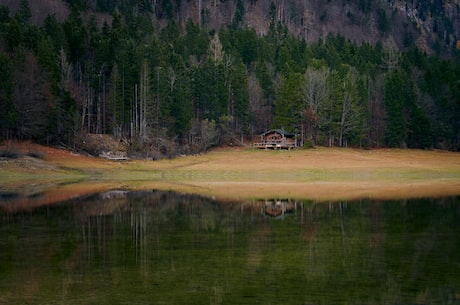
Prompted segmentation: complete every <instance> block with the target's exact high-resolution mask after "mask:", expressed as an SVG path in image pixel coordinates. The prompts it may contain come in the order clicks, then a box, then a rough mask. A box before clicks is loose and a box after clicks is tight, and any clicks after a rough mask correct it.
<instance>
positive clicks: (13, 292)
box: [0, 191, 460, 304]
mask: <svg viewBox="0 0 460 305" xmlns="http://www.w3.org/2000/svg"><path fill="white" fill-rule="evenodd" d="M18 200H20V198H17V196H14V195H11V194H9V195H8V194H7V195H3V196H2V197H1V199H0V304H460V255H459V254H458V253H460V200H459V198H443V199H423V200H408V201H367V200H363V201H356V202H311V201H294V200H260V201H253V202H217V201H214V200H211V199H209V198H203V197H198V196H192V195H183V194H177V193H172V192H159V191H151V192H126V191H112V192H108V193H102V194H97V195H93V196H90V197H85V198H78V199H74V200H70V201H66V202H62V203H59V204H54V205H47V206H42V207H36V208H33V209H26V208H24V206H22V205H20V204H18V203H17V202H18Z"/></svg>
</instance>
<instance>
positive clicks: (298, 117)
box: [0, 0, 460, 149]
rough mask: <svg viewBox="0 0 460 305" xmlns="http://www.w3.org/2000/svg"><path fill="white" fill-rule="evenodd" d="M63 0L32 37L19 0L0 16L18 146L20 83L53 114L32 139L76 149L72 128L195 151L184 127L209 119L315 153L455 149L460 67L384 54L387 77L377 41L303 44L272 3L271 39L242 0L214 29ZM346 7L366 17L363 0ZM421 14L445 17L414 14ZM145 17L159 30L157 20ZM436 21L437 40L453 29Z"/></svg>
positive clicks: (170, 14)
mask: <svg viewBox="0 0 460 305" xmlns="http://www.w3.org/2000/svg"><path fill="white" fill-rule="evenodd" d="M67 2H68V3H69V4H70V7H71V8H72V10H71V13H70V15H69V16H68V18H67V19H66V20H65V21H63V22H59V21H58V20H57V17H56V16H55V15H49V16H48V17H47V18H46V19H45V20H44V22H43V24H42V25H40V26H37V25H33V24H31V19H32V18H31V12H30V8H29V2H28V1H26V0H21V1H20V9H19V10H18V13H17V14H16V15H15V16H14V17H10V16H9V10H8V9H7V8H6V7H0V42H1V45H2V49H1V50H2V52H3V53H2V55H1V58H0V60H1V61H2V63H5V65H4V66H3V64H2V67H1V69H2V84H1V88H0V97H1V99H2V100H1V103H2V109H7V110H6V111H4V112H2V127H1V128H2V133H3V135H9V136H16V137H24V132H23V129H21V123H20V120H19V119H20V118H21V115H24V114H25V111H24V110H22V111H21V110H19V109H18V108H17V107H16V106H18V105H20V104H21V103H20V102H19V101H20V97H19V96H20V94H19V92H20V90H14V88H15V80H16V79H17V78H18V77H19V78H22V80H21V81H22V83H28V86H29V87H30V88H35V89H36V90H34V91H33V92H35V93H34V94H39V96H32V97H30V98H31V99H32V100H35V101H40V103H38V104H39V105H41V106H42V107H43V109H48V110H49V111H50V113H51V115H50V116H49V117H45V118H44V121H43V118H40V120H38V118H37V121H40V122H37V124H30V126H34V125H37V126H40V130H41V131H40V135H39V137H41V139H43V138H44V137H48V138H53V139H55V141H64V142H71V141H72V140H71V137H72V136H71V135H72V134H74V133H76V132H78V131H81V130H83V131H87V132H98V133H99V132H100V133H113V134H116V135H119V136H122V135H124V136H136V132H133V131H134V130H137V131H138V133H139V131H140V130H141V125H142V126H144V127H145V128H147V130H145V132H142V134H143V136H144V137H145V139H144V140H146V141H147V140H149V139H148V138H149V137H168V138H170V139H178V140H180V142H181V143H185V144H190V143H188V142H189V140H190V139H191V138H192V137H191V136H190V135H191V130H192V129H193V128H192V125H193V124H192V122H203V121H205V120H208V122H215V124H216V126H218V127H219V128H222V130H221V131H222V132H223V133H228V134H231V135H235V134H240V133H245V132H248V131H249V130H248V129H247V128H248V126H250V125H251V123H252V122H251V121H252V120H254V121H257V122H265V123H264V124H263V126H269V125H271V126H274V127H277V128H281V127H284V128H286V129H287V130H290V131H295V132H299V133H300V131H302V129H301V128H303V131H304V132H305V134H304V135H305V136H306V137H309V138H308V139H307V138H306V139H304V140H309V141H312V142H313V143H315V144H322V145H339V146H344V145H353V146H362V145H367V144H365V143H367V142H371V141H369V140H368V139H369V138H372V143H385V145H387V146H390V147H401V146H408V147H417V148H431V147H440V148H447V149H456V148H457V147H458V145H459V144H460V143H459V142H460V140H459V134H460V126H459V125H460V123H459V122H460V121H459V120H458V117H459V115H460V102H459V100H460V98H459V96H460V87H459V86H458V75H459V74H460V69H459V67H460V64H459V63H458V62H459V60H458V58H457V59H439V58H436V57H430V56H427V55H426V54H424V53H422V52H421V51H419V50H418V49H416V48H411V49H409V50H407V51H405V52H398V51H396V50H392V52H394V53H395V54H394V55H395V58H397V59H399V60H398V61H396V60H395V61H394V62H392V65H391V67H390V66H389V65H388V54H390V53H391V51H390V50H385V49H384V47H383V45H384V44H383V43H378V44H377V45H375V46H373V45H371V44H369V43H362V44H360V45H357V44H356V43H353V42H351V41H349V40H347V39H345V38H344V37H342V36H340V35H332V34H328V35H327V36H326V37H325V39H321V40H319V41H318V42H315V43H311V44H309V45H307V44H306V42H305V41H303V40H301V39H298V38H296V37H294V36H292V35H291V34H290V33H289V30H288V27H287V26H286V25H285V24H283V23H281V22H279V20H278V18H277V15H276V12H277V7H276V5H275V3H273V2H272V3H271V4H270V13H269V16H268V17H269V18H270V24H269V32H268V33H267V34H266V35H262V36H260V35H258V34H257V33H256V30H255V29H252V28H247V27H244V26H243V24H244V18H246V16H245V13H246V9H247V7H246V6H249V5H252V4H251V3H245V2H244V1H237V2H235V4H236V11H235V15H234V16H233V23H232V24H230V25H229V26H228V27H222V28H221V29H220V30H218V31H216V30H209V29H208V28H206V27H205V26H201V25H200V24H195V23H193V22H192V21H191V20H188V21H185V22H184V21H181V22H179V21H178V20H177V19H175V16H176V15H177V13H178V12H179V11H180V9H181V5H182V4H181V1H179V0H178V1H175V0H162V1H156V2H151V1H145V0H129V1H116V0H97V1H95V2H94V1H93V2H89V1H86V0H68V1H67ZM154 3H155V4H156V6H155V7H153V6H152V5H153V4H154ZM354 4H356V5H357V7H358V8H359V9H360V10H361V11H362V12H363V13H364V14H366V15H368V14H373V11H372V8H371V1H368V0H358V1H355V3H354ZM88 7H91V8H93V7H96V8H97V10H98V11H99V12H106V13H110V14H111V22H107V21H105V22H101V21H102V20H100V19H99V17H98V16H96V15H95V16H91V14H88V15H84V14H86V13H87V12H90V10H88V11H86V9H88ZM420 10H421V12H422V13H423V14H428V12H433V11H439V10H440V9H439V8H438V7H435V6H431V5H428V4H426V5H425V4H423V5H422V4H421V7H420ZM154 14H156V17H157V19H156V20H159V21H160V22H159V23H154V22H152V20H155V16H153V15H154ZM83 16H85V18H83ZM87 16H88V17H87ZM372 16H374V15H372ZM375 16H376V17H377V25H378V28H379V30H380V31H381V32H382V33H386V32H387V31H388V29H389V28H390V26H391V25H390V20H391V17H390V16H389V13H388V11H386V10H384V9H383V6H382V8H379V9H378V10H377V11H376V15H375ZM439 18H440V19H437V20H435V21H434V23H436V24H437V29H439V30H441V29H442V28H444V29H446V31H447V30H448V31H453V30H452V29H451V28H450V27H449V24H448V23H446V22H444V21H443V20H444V19H443V18H444V17H442V16H441V17H439ZM106 20H110V19H109V18H107V19H106ZM446 33H447V32H446ZM24 54H28V56H31V57H33V58H29V59H30V61H31V62H33V63H36V64H37V65H38V67H37V69H35V70H34V73H35V74H36V75H38V77H39V78H40V82H38V81H35V82H33V81H32V80H30V79H27V78H26V73H24V67H23V66H21V64H20V63H21V58H24V56H25V55H24ZM144 64H146V65H147V66H144ZM145 67H146V68H145ZM388 68H390V69H391V71H388V70H387V69H388ZM21 69H22V70H21ZM143 71H148V73H144V72H143ZM319 71H328V73H327V77H326V78H325V79H324V80H322V83H323V85H324V88H325V90H324V92H323V93H324V95H323V96H322V100H321V102H320V103H319V104H318V105H314V104H313V103H314V102H312V101H313V100H311V96H308V94H307V91H308V90H309V89H311V88H312V86H313V84H315V81H318V79H311V78H310V79H309V80H308V79H307V74H308V75H310V77H314V78H320V77H321V73H318V72H319ZM309 73H310V74H309ZM254 75H255V76H256V78H257V81H258V84H255V83H254V82H253V80H255V78H254V79H252V78H250V76H251V77H252V76H254ZM383 79H385V81H382V80H383ZM250 80H251V81H252V82H253V83H252V84H251V86H252V87H251V89H250V86H249V85H250V84H249V83H250ZM316 83H318V82H316ZM144 88H146V89H145V90H147V91H148V92H144V91H142V90H144ZM260 89H261V92H260V93H259V92H258V90H260ZM312 92H313V91H310V94H311V93H312ZM14 101H16V103H15V102H14ZM39 108H40V107H39ZM262 108H264V109H262ZM43 109H35V110H37V112H38V113H42V112H41V111H43ZM39 110H40V111H39ZM197 124H198V123H197ZM200 124H201V123H200ZM377 124H378V126H374V125H377ZM195 125H196V124H195ZM45 126H46V127H45ZM144 127H142V128H144ZM64 129H70V130H71V131H69V132H66V131H64ZM195 129H196V128H195ZM224 129H225V131H224ZM374 129H377V131H378V132H377V133H373V132H374V131H373V130H374ZM45 134H47V135H45ZM28 136H29V137H30V136H32V135H31V134H30V133H29V134H28ZM60 137H63V138H64V139H62V138H60ZM142 141H143V140H142Z"/></svg>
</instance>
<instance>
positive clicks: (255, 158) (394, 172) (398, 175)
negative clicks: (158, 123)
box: [0, 143, 460, 200]
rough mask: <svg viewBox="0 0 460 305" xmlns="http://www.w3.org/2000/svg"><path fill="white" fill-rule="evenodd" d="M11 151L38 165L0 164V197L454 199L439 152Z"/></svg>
mask: <svg viewBox="0 0 460 305" xmlns="http://www.w3.org/2000/svg"><path fill="white" fill-rule="evenodd" d="M16 145H17V147H18V150H22V151H25V150H33V151H39V152H40V153H42V154H43V159H42V160H36V161H33V160H29V162H24V160H22V161H21V159H18V160H15V161H11V160H8V161H0V191H2V190H3V191H5V190H15V189H16V190H17V189H22V190H26V189H27V188H28V187H30V185H35V186H36V185H45V186H46V185H48V188H49V185H61V184H62V183H60V182H72V181H73V182H75V181H76V180H79V181H80V183H78V184H68V185H67V184H63V186H62V185H61V186H59V190H60V193H61V194H69V195H68V196H71V194H72V192H74V193H75V191H72V189H78V192H76V193H78V194H79V195H81V194H85V193H90V192H94V191H96V190H97V191H102V190H108V189H116V188H126V189H162V190H175V191H180V192H188V193H198V194H202V195H207V196H215V197H219V198H226V199H253V198H271V197H290V198H302V199H313V200H348V199H357V198H382V199H389V198H412V197H429V196H431V197H432V196H451V195H460V154H458V153H452V152H444V151H422V150H391V149H379V150H357V149H338V148H316V149H311V150H292V151H260V150H253V149H243V148H241V149H216V150H214V151H212V152H210V153H208V154H203V155H197V156H187V157H180V158H176V159H172V160H161V161H144V160H131V161H123V162H113V161H108V160H104V159H100V158H94V157H86V156H78V155H74V154H72V153H70V152H68V151H65V150H60V149H55V148H49V147H43V146H38V145H35V144H24V143H22V144H16ZM21 162H22V163H21ZM38 164H40V165H38ZM48 191H49V190H48ZM51 197H52V196H51ZM51 197H49V198H51ZM54 197H62V196H54ZM59 199H60V200H61V199H65V198H59Z"/></svg>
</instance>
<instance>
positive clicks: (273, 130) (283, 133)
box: [261, 129, 296, 137]
mask: <svg viewBox="0 0 460 305" xmlns="http://www.w3.org/2000/svg"><path fill="white" fill-rule="evenodd" d="M271 133H279V134H281V135H283V136H285V137H295V136H296V134H295V133H292V132H287V131H286V130H284V129H270V130H267V131H266V132H264V133H262V134H261V136H266V135H268V134H271Z"/></svg>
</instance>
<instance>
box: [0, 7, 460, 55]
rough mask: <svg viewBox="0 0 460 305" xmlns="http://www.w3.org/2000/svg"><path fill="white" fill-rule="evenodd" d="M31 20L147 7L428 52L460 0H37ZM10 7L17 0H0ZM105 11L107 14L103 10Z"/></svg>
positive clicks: (157, 17)
mask: <svg viewBox="0 0 460 305" xmlns="http://www.w3.org/2000/svg"><path fill="white" fill-rule="evenodd" d="M29 2H30V7H31V10H32V19H33V20H34V21H35V22H37V23H41V22H43V20H44V19H45V18H46V15H47V14H55V15H56V17H57V19H58V20H63V19H65V18H66V16H67V15H68V14H69V12H70V7H71V6H73V7H78V9H84V10H86V13H85V14H86V15H88V14H89V15H91V14H95V13H96V12H97V13H98V14H97V18H99V19H106V18H105V17H107V15H109V14H111V13H112V12H114V11H119V12H120V13H121V14H122V15H127V14H139V13H143V12H147V13H148V14H150V15H151V18H152V20H153V21H154V22H156V23H160V24H164V23H165V22H167V21H169V20H171V19H174V20H175V21H176V22H179V23H181V24H185V23H186V22H187V20H189V19H191V20H193V21H194V23H200V24H202V25H205V26H207V27H208V28H209V29H219V28H221V27H222V26H227V25H238V26H243V27H244V26H248V27H251V28H254V29H255V30H256V32H257V33H259V34H260V35H263V34H267V33H268V31H269V28H270V25H273V24H274V25H276V24H278V23H281V24H283V25H285V26H287V28H288V29H289V31H290V32H291V33H292V34H294V35H295V36H296V37H298V38H301V39H305V40H306V41H307V42H309V43H311V42H315V41H318V40H319V39H322V38H324V37H326V36H327V35H328V34H329V33H332V34H340V35H342V36H344V37H345V38H347V39H350V40H351V41H353V42H357V43H360V42H369V43H371V44H375V43H377V42H378V41H385V40H387V39H388V38H390V37H391V38H392V39H393V40H394V41H395V42H396V43H397V45H398V46H399V47H400V48H405V47H411V46H413V45H417V46H418V47H419V48H420V49H421V50H422V51H424V52H427V53H429V54H430V53H438V54H443V55H447V54H451V53H452V51H453V50H454V49H455V45H456V43H457V41H458V39H459V37H460V1H459V0H450V1H442V0H434V1H430V2H427V1H422V0H412V1H406V0H387V1H384V0H380V1H370V0H348V1H345V0H329V1H323V0H310V1H307V0H289V1H288V0H273V1H260V0H259V1H257V0H251V1H242V0H193V1H182V0H178V1H173V0H161V1H160V0H153V1H146V0H130V1H122V2H120V1H107V0H86V1H82V0H67V1H63V0H57V1H50V0H34V1H29ZM0 5H6V6H8V7H9V8H10V10H11V12H13V13H14V12H17V10H18V9H19V3H18V1H12V0H0ZM100 13H106V14H107V15H106V16H105V17H104V16H103V14H100Z"/></svg>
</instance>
